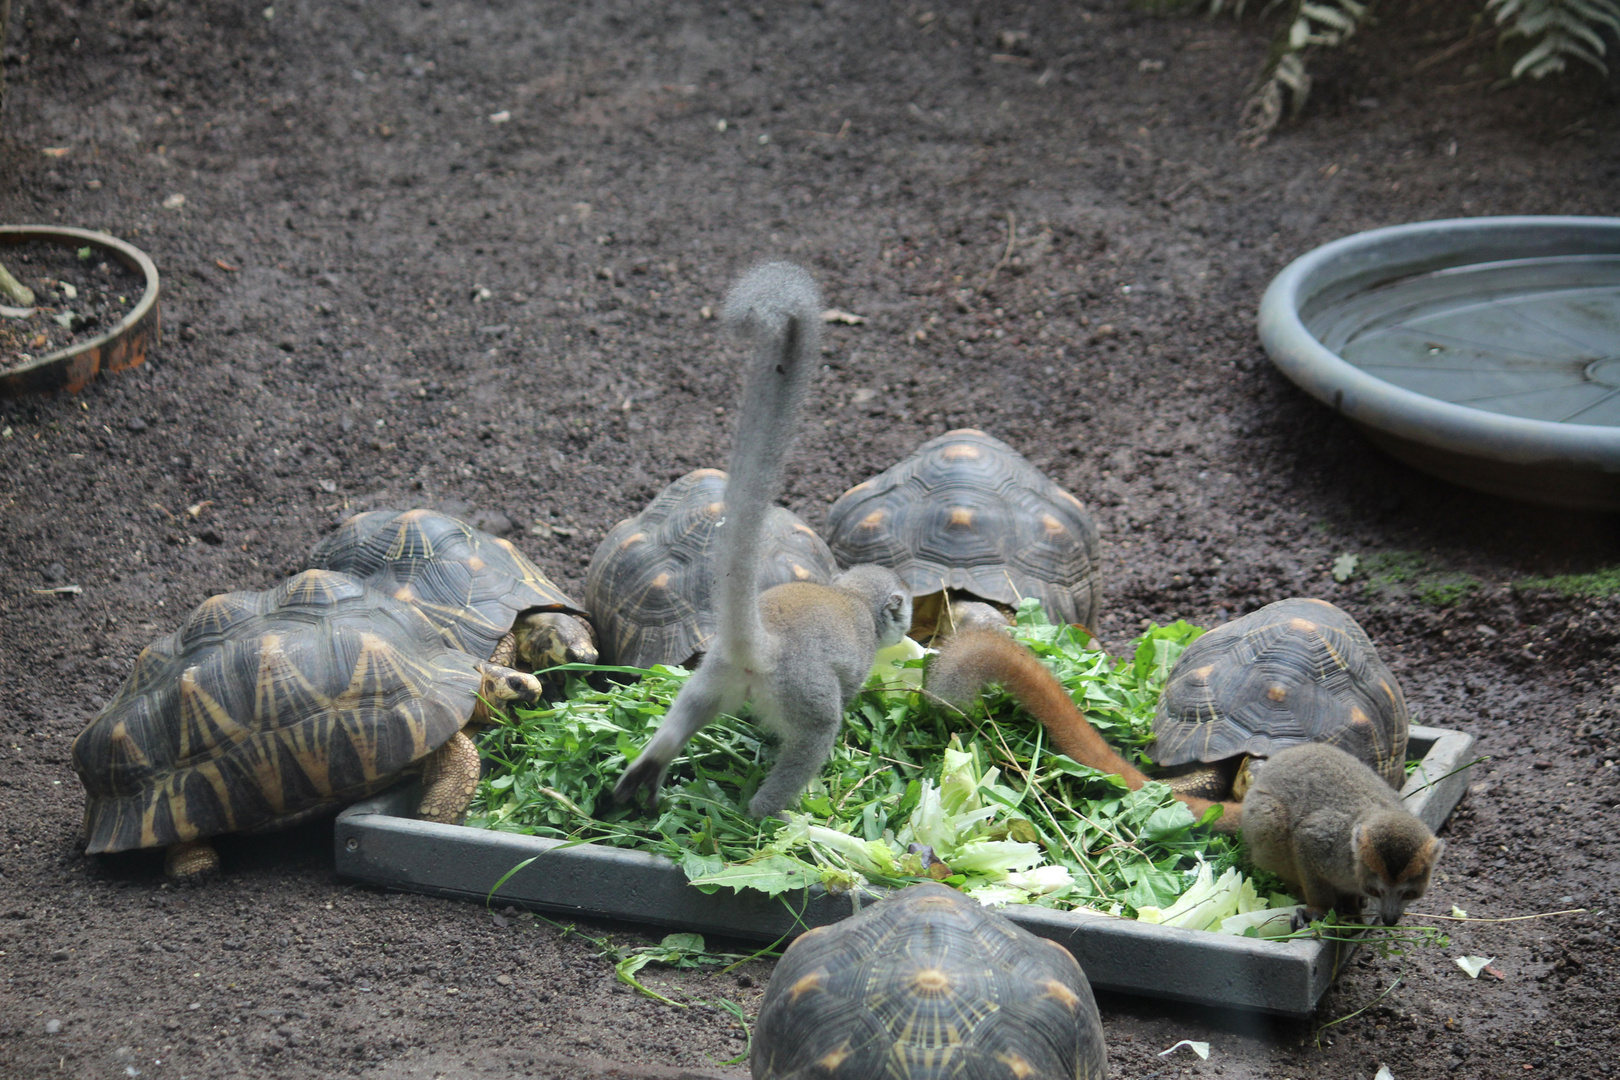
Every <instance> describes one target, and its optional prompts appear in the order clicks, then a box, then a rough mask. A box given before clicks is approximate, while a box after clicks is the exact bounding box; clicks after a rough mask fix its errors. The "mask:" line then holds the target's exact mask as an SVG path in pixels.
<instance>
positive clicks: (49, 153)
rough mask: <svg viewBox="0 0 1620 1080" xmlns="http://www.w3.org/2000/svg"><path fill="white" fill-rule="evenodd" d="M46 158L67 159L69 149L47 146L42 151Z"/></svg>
mask: <svg viewBox="0 0 1620 1080" xmlns="http://www.w3.org/2000/svg"><path fill="white" fill-rule="evenodd" d="M40 153H42V154H44V155H45V156H46V157H67V155H68V148H67V147H65V146H47V147H45V148H44V149H42V150H40Z"/></svg>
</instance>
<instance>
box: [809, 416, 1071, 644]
mask: <svg viewBox="0 0 1620 1080" xmlns="http://www.w3.org/2000/svg"><path fill="white" fill-rule="evenodd" d="M827 543H828V545H829V546H830V547H831V548H832V551H833V555H834V556H836V557H837V559H838V561H839V563H840V564H842V565H845V566H849V565H852V564H855V563H877V564H878V565H880V566H888V567H892V568H893V569H894V570H896V571H898V572H899V574H900V576H901V578H902V579H904V580H905V582H906V584H907V585H908V586H909V587H910V589H911V591H912V595H913V597H914V606H913V608H912V631H911V635H912V637H915V638H917V639H919V640H922V641H927V640H930V639H932V638H933V637H934V636H935V634H936V633H938V634H940V635H944V634H947V633H949V632H950V629H951V628H952V626H953V625H963V624H972V625H994V624H997V623H1000V624H1002V625H1005V624H1006V621H1007V619H1006V616H1008V615H1010V614H1011V612H1012V611H1013V609H1014V608H1016V607H1017V606H1018V602H1019V601H1020V600H1022V599H1023V598H1024V597H1026V596H1033V597H1036V598H1037V599H1039V600H1040V602H1041V606H1042V607H1043V608H1044V609H1045V611H1046V614H1047V616H1048V617H1049V618H1051V619H1052V620H1054V621H1056V622H1065V623H1079V624H1081V625H1083V626H1086V627H1094V626H1095V622H1096V618H1097V604H1098V600H1099V598H1100V596H1101V587H1100V584H1099V580H1098V569H1097V559H1098V552H1097V543H1098V541H1097V527H1096V525H1095V524H1094V523H1093V522H1092V520H1091V515H1090V514H1089V513H1088V512H1087V511H1086V508H1085V506H1084V505H1083V504H1082V503H1081V502H1080V500H1079V499H1077V498H1075V497H1074V496H1073V495H1071V494H1069V493H1068V492H1067V491H1064V490H1063V489H1062V488H1061V487H1059V486H1058V485H1057V484H1055V483H1053V482H1052V481H1051V480H1050V479H1049V478H1048V477H1047V476H1046V475H1045V474H1043V473H1042V472H1041V471H1040V470H1039V469H1037V468H1035V466H1033V465H1031V464H1030V463H1029V461H1028V460H1026V459H1025V458H1024V456H1023V455H1022V454H1020V453H1019V452H1018V451H1016V450H1014V449H1013V448H1012V447H1010V446H1008V445H1007V444H1006V443H1004V442H1002V441H1001V440H999V439H996V438H992V437H991V436H989V435H986V434H985V433H984V432H982V431H975V430H972V429H970V428H964V429H962V430H960V431H949V432H946V433H945V434H944V435H941V436H939V437H938V438H936V439H931V440H929V441H928V442H925V443H923V445H921V446H920V447H918V448H917V450H916V452H915V453H913V454H912V455H911V456H910V457H908V458H906V459H905V460H904V461H902V462H900V463H899V464H897V465H894V466H892V467H891V468H889V469H886V470H884V471H883V472H881V473H879V474H878V475H876V476H874V477H872V478H871V479H869V480H866V481H864V482H862V483H860V484H857V485H855V486H854V487H852V488H850V489H849V490H848V491H846V492H844V494H843V495H841V496H839V498H838V500H837V501H836V502H834V503H833V505H832V508H831V509H829V510H828V511H827Z"/></svg>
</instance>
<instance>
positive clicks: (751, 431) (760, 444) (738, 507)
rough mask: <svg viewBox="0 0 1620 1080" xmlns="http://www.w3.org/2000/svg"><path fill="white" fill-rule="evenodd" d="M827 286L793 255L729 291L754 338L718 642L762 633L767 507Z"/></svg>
mask: <svg viewBox="0 0 1620 1080" xmlns="http://www.w3.org/2000/svg"><path fill="white" fill-rule="evenodd" d="M821 310H822V304H821V290H820V289H818V288H817V287H816V283H815V280H814V279H813V278H811V276H810V275H809V274H808V273H807V272H806V271H805V270H803V269H802V268H800V267H798V266H795V265H794V264H792V263H785V262H776V263H765V264H764V265H762V266H756V267H755V268H754V269H752V270H750V271H748V273H746V274H744V275H743V276H742V277H741V278H740V279H739V280H738V281H737V283H736V284H735V285H733V286H732V287H731V292H730V293H729V294H728V295H727V296H726V303H725V309H724V312H723V318H724V319H725V322H726V325H727V326H729V327H731V328H732V329H734V330H736V331H739V332H742V333H745V334H747V335H749V336H750V337H751V338H752V339H753V344H754V355H753V358H752V359H751V360H750V361H749V365H748V366H749V367H750V368H751V369H752V370H751V371H750V372H749V374H748V378H747V385H746V386H745V388H744V389H743V396H742V402H741V405H740V406H739V415H738V418H737V431H736V434H735V436H734V437H733V443H732V449H731V463H730V465H729V466H728V468H727V471H728V472H729V474H730V479H729V480H728V481H727V484H726V518H725V524H724V525H723V526H722V527H721V529H720V546H719V549H718V552H717V557H716V561H715V596H716V612H715V614H716V624H717V626H716V629H717V631H718V633H717V635H716V636H717V639H718V646H719V648H721V649H724V650H726V651H727V652H729V653H731V654H732V655H733V656H735V657H737V658H738V659H740V660H746V659H747V658H745V657H742V656H740V655H738V650H740V649H748V648H750V647H751V646H752V643H754V642H759V641H763V640H764V637H765V631H764V627H763V626H762V625H761V623H760V617H759V600H758V589H759V583H758V581H757V580H755V576H756V573H757V568H758V566H759V562H760V544H761V540H762V537H763V534H764V527H765V515H766V513H767V512H768V511H769V510H770V508H771V505H772V504H773V503H774V502H775V501H776V498H777V496H778V495H779V494H780V493H781V490H782V476H783V471H784V468H785V464H786V461H787V453H788V448H789V446H790V444H791V443H792V440H793V430H794V426H795V425H796V424H797V422H798V418H799V412H800V410H801V408H802V407H803V404H804V398H805V392H806V389H807V387H808V386H809V384H810V376H811V373H812V372H813V371H814V370H815V364H816V361H817V359H818V357H819V356H820V353H821Z"/></svg>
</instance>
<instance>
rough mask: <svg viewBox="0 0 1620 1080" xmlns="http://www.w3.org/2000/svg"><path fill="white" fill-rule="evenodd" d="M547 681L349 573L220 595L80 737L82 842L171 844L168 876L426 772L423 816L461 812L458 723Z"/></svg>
mask: <svg viewBox="0 0 1620 1080" xmlns="http://www.w3.org/2000/svg"><path fill="white" fill-rule="evenodd" d="M539 691H540V684H539V682H538V681H536V679H535V677H534V676H533V675H530V674H527V673H524V672H520V671H515V670H513V669H511V668H506V667H502V666H500V665H497V664H493V663H490V662H489V661H486V660H482V659H479V658H478V657H475V656H472V655H470V654H468V653H465V652H461V651H459V650H456V649H452V648H450V647H449V646H448V645H446V644H445V641H444V639H443V638H442V637H441V636H440V634H439V631H438V629H437V628H436V627H435V626H434V625H433V624H432V623H431V622H429V621H428V619H427V617H426V616H424V615H423V614H422V612H421V611H419V610H418V609H417V608H415V607H412V606H411V605H409V604H406V603H403V602H401V601H398V600H395V599H393V598H392V597H389V596H387V595H385V594H383V593H381V592H378V591H376V590H374V589H369V588H367V587H366V586H365V585H363V584H361V583H360V582H359V581H357V580H355V579H354V578H351V577H348V576H346V575H344V574H338V573H333V572H331V571H327V570H307V571H305V572H303V573H301V574H298V575H297V576H295V577H292V578H289V579H288V580H287V581H285V582H283V583H282V584H280V585H278V586H276V587H275V588H273V589H269V590H267V591H264V592H232V593H222V594H220V595H218V596H214V597H211V598H209V599H208V600H205V601H203V602H202V603H201V604H200V605H198V606H197V608H196V609H195V610H194V611H192V613H191V614H190V616H188V617H187V619H186V621H185V622H184V623H183V624H182V625H181V626H180V628H179V629H178V630H176V631H175V632H174V633H172V634H170V635H169V636H167V637H164V638H161V639H159V640H158V641H155V642H153V643H152V644H151V645H149V646H148V647H147V648H145V649H143V650H142V651H141V654H140V656H139V657H138V658H137V659H136V661H135V668H134V670H133V671H132V672H131V673H130V676H129V678H128V680H126V682H125V683H124V685H123V687H122V688H121V689H120V690H119V691H118V694H117V695H116V696H115V697H114V698H113V700H112V701H111V702H110V703H108V705H107V706H106V708H104V709H103V710H102V711H101V713H100V714H99V715H98V716H97V717H96V718H95V719H94V720H92V721H91V722H90V723H89V725H88V726H86V727H85V729H84V730H83V731H82V732H80V733H79V736H78V738H77V739H75V740H74V743H73V767H74V768H75V769H76V770H77V771H78V774H79V779H80V780H81V781H82V782H83V783H84V788H85V794H86V800H85V815H84V834H85V840H86V853H87V854H97V853H101V852H114V851H127V850H131V849H135V848H167V849H168V858H167V860H166V867H167V869H168V871H169V872H170V873H171V874H173V875H176V876H187V875H190V874H196V873H201V872H202V871H204V870H208V869H212V868H213V867H215V866H217V865H218V857H217V856H216V855H215V853H214V851H213V849H212V847H211V846H210V845H209V844H208V843H207V838H208V837H211V836H217V835H219V834H221V833H228V832H252V831H264V830H269V829H273V828H278V827H282V826H286V825H291V824H294V823H296V822H298V821H301V820H304V819H306V818H310V817H313V816H315V815H317V814H320V813H322V812H325V811H327V810H330V809H332V808H335V807H337V806H341V805H342V804H344V803H347V802H352V801H353V800H355V799H358V798H361V797H362V796H365V795H367V794H370V793H372V792H374V791H378V790H381V789H382V788H383V787H386V786H388V785H389V784H391V783H393V782H394V781H395V780H396V779H397V778H399V777H400V776H401V775H403V774H405V773H407V772H410V771H412V770H415V769H421V770H422V773H423V777H422V785H423V795H422V799H421V804H420V808H419V814H420V816H422V817H424V818H428V819H430V820H434V821H447V822H454V821H456V820H459V818H460V817H461V815H462V814H463V813H464V812H465V810H466V807H467V803H468V801H469V800H470V799H471V797H472V792H473V788H474V787H475V786H476V784H477V781H478V751H477V749H476V748H475V747H474V746H473V744H472V742H471V741H470V740H469V739H468V738H467V736H466V735H465V734H463V733H462V732H463V728H465V727H467V726H468V725H469V724H471V723H477V722H480V721H482V720H483V719H485V716H486V710H487V708H488V704H487V703H493V704H495V705H497V706H499V704H500V703H503V702H508V701H513V700H526V699H532V698H533V697H535V696H536V695H538V693H539Z"/></svg>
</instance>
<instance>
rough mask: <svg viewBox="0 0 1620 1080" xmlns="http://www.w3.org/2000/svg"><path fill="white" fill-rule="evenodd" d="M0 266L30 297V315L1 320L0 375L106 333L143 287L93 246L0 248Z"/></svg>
mask: <svg viewBox="0 0 1620 1080" xmlns="http://www.w3.org/2000/svg"><path fill="white" fill-rule="evenodd" d="M81 252H84V253H85V257H83V258H81V257H80V254H81ZM0 263H4V265H5V267H6V269H7V270H9V271H11V274H12V276H13V277H15V278H16V279H17V281H18V283H19V284H21V285H23V286H25V287H27V288H29V289H32V290H33V292H34V307H33V309H32V311H31V313H30V314H28V315H25V316H5V317H0V371H5V370H6V369H7V368H10V367H14V366H15V365H17V364H21V363H26V362H28V361H29V360H32V359H35V358H37V357H40V356H45V355H46V354H48V353H52V352H55V351H56V350H57V349H65V348H67V347H69V346H71V345H74V344H76V343H79V342H83V341H89V340H90V339H91V338H94V337H96V336H97V335H98V334H105V333H107V332H108V331H109V330H111V329H112V328H113V327H115V326H117V325H118V322H119V320H121V319H122V318H123V317H124V316H125V315H127V314H129V312H131V311H133V310H134V309H135V306H136V305H137V304H139V303H140V301H141V294H142V292H143V291H144V290H145V288H146V285H145V282H143V281H142V280H141V277H140V275H138V274H134V273H131V272H130V271H129V270H128V269H126V268H125V267H124V265H123V264H122V263H120V262H119V261H118V260H117V259H112V258H107V257H106V253H105V252H98V251H96V250H95V249H94V248H92V247H85V248H79V247H76V246H64V245H62V244H54V243H48V242H45V241H41V240H30V241H28V242H26V243H22V244H10V245H3V244H0ZM7 304H8V306H13V305H12V302H11V301H7Z"/></svg>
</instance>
